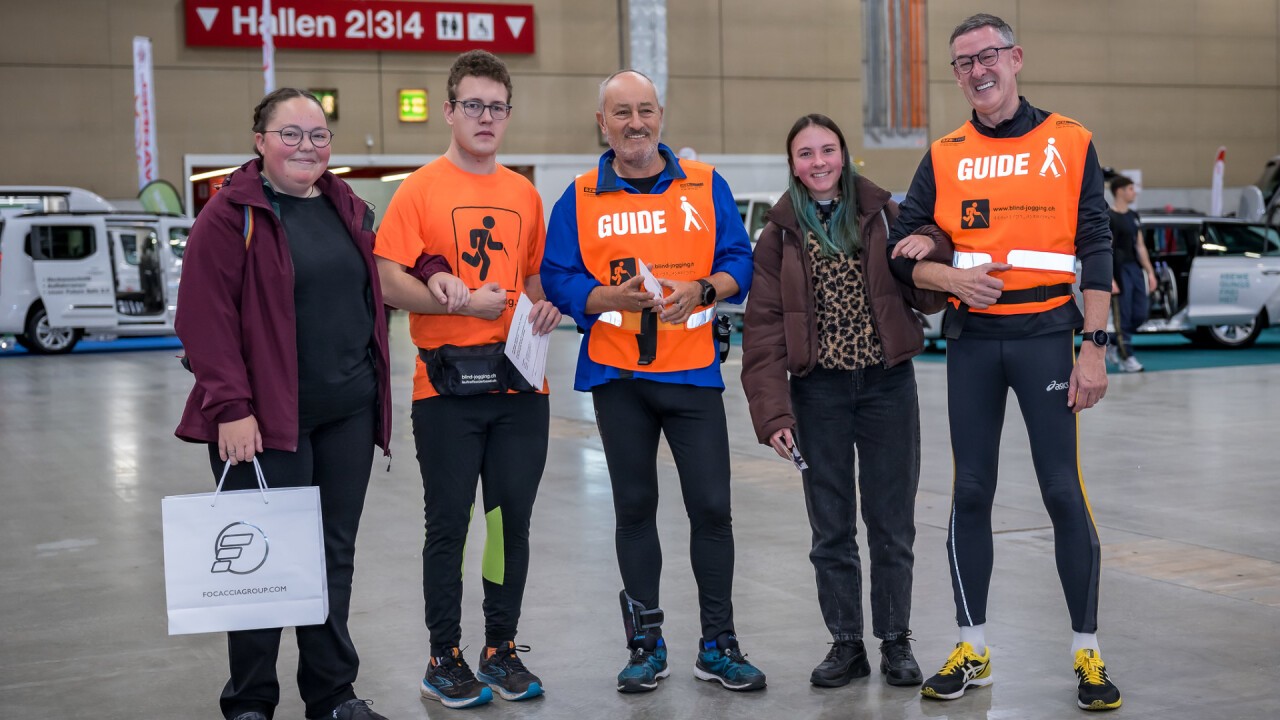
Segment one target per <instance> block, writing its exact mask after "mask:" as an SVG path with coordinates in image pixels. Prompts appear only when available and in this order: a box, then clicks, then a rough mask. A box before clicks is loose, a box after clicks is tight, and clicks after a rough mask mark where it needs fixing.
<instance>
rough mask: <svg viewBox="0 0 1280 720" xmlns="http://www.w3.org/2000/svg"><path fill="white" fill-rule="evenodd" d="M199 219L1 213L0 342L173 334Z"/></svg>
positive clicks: (66, 342)
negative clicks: (184, 256) (180, 288)
mask: <svg viewBox="0 0 1280 720" xmlns="http://www.w3.org/2000/svg"><path fill="white" fill-rule="evenodd" d="M2 196H3V189H2V188H0V197H2ZM193 222H194V220H193V219H192V218H189V217H184V216H179V215H155V214H151V213H117V212H102V211H89V212H75V211H72V212H46V211H43V210H42V211H36V212H26V213H21V214H19V213H13V212H5V213H3V214H0V345H3V344H5V341H6V340H7V339H8V337H9V336H16V340H17V342H18V344H20V345H22V346H23V347H25V348H27V349H28V350H30V351H31V352H33V353H39V354H56V353H65V352H70V351H71V349H72V348H73V347H75V344H76V343H77V342H78V341H79V339H80V338H81V337H82V336H83V335H84V334H85V333H86V332H87V333H89V334H93V335H103V336H108V337H111V336H132V335H167V334H172V333H173V320H174V313H175V312H176V310H177V305H176V303H177V298H178V278H179V275H180V273H181V270H182V253H183V251H184V250H185V249H186V244H187V235H188V234H189V233H190V232H191V225H192V223H193Z"/></svg>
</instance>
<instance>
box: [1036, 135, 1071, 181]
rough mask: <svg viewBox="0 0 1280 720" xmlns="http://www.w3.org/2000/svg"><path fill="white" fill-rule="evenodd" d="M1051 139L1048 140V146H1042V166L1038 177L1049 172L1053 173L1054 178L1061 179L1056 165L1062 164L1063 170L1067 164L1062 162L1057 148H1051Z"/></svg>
mask: <svg viewBox="0 0 1280 720" xmlns="http://www.w3.org/2000/svg"><path fill="white" fill-rule="evenodd" d="M1053 143H1054V140H1053V138H1049V144H1048V145H1045V146H1044V165H1041V166H1040V177H1044V174H1045V173H1046V172H1048V171H1049V170H1052V171H1053V176H1054V177H1062V173H1060V172H1058V163H1062V167H1063V169H1064V170H1065V169H1066V167H1067V164H1066V163H1065V162H1063V160H1062V153H1060V152H1058V148H1056V147H1054V146H1053Z"/></svg>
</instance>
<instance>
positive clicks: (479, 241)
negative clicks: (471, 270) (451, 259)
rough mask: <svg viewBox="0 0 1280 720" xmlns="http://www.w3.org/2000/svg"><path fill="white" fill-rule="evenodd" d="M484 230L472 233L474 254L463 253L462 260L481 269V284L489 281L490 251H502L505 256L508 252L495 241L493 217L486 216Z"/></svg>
mask: <svg viewBox="0 0 1280 720" xmlns="http://www.w3.org/2000/svg"><path fill="white" fill-rule="evenodd" d="M481 224H483V225H484V229H480V228H476V229H475V230H472V231H471V247H472V248H473V249H474V250H475V252H474V253H462V259H463V260H465V261H466V262H467V264H468V265H470V266H472V267H476V266H479V267H480V280H481V282H483V281H485V280H488V279H489V264H490V260H489V252H488V251H489V250H500V251H502V252H503V253H504V254H505V253H506V252H507V251H506V248H504V247H503V246H502V243H500V242H498V241H497V240H494V239H493V225H494V220H493V217H492V216H491V215H486V216H485V217H484V220H482V221H481Z"/></svg>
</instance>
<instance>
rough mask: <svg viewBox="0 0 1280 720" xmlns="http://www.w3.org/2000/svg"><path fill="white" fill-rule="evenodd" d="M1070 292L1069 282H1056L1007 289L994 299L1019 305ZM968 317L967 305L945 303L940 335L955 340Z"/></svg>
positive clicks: (1001, 302) (1007, 303)
mask: <svg viewBox="0 0 1280 720" xmlns="http://www.w3.org/2000/svg"><path fill="white" fill-rule="evenodd" d="M1070 294H1071V283H1058V284H1057V285H1039V286H1036V287H1031V288H1026V289H1025V290H1008V291H1006V292H1003V293H1001V294H1000V297H999V298H998V299H997V300H996V304H997V305H1021V304H1023V303H1031V302H1044V301H1045V300H1051V299H1053V298H1057V297H1063V296H1064V295H1070ZM968 317H969V306H968V305H965V304H964V303H960V307H956V306H954V305H952V304H951V303H947V307H946V310H945V311H944V312H943V315H942V336H943V337H945V338H947V339H948V340H955V339H956V338H958V337H960V332H961V331H962V330H964V321H965V319H967V318H968Z"/></svg>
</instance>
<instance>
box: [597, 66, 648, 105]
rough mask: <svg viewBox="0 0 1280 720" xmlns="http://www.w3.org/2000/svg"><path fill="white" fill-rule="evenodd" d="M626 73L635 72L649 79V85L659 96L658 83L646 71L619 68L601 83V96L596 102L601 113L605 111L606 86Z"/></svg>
mask: <svg viewBox="0 0 1280 720" xmlns="http://www.w3.org/2000/svg"><path fill="white" fill-rule="evenodd" d="M624 73H634V74H636V75H639V76H640V77H642V78H644V79H645V80H648V81H649V85H651V86H652V87H653V95H654V97H657V96H658V85H657V83H655V82H654V81H653V78H651V77H649V76H648V75H645V74H644V73H642V72H640V71H639V70H629V69H628V70H619V71H618V72H616V73H614V74H612V75H610V76H609V77H607V78H605V79H604V81H603V82H601V83H600V97H599V99H598V101H597V103H596V110H597V111H599V112H601V113H603V112H604V91H605V88H607V87H609V83H611V82H613V79H614V78H616V77H618V76H619V75H622V74H624Z"/></svg>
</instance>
